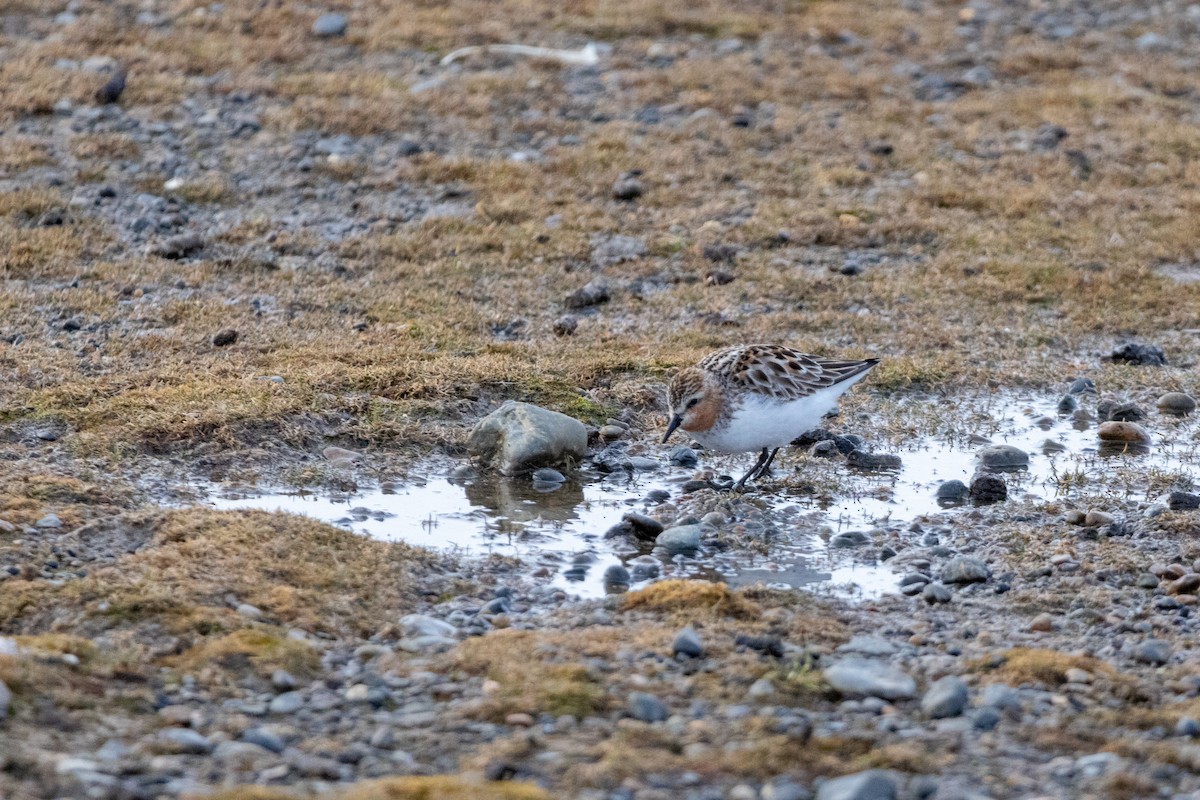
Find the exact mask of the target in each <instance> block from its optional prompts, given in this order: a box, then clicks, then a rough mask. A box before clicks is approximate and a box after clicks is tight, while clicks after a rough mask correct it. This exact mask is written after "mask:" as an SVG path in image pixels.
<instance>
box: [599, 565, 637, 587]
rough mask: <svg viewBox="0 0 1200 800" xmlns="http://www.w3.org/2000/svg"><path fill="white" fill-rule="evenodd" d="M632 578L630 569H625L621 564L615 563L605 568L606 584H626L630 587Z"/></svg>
mask: <svg viewBox="0 0 1200 800" xmlns="http://www.w3.org/2000/svg"><path fill="white" fill-rule="evenodd" d="M630 580H631V579H630V576H629V570H627V569H625V568H624V567H623V566H621V565H620V564H613V565H612V566H611V567H609V568H608V569H606V570H604V585H605V586H612V587H617V586H624V587H626V588H628V587H629V583H630Z"/></svg>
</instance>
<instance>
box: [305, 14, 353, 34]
mask: <svg viewBox="0 0 1200 800" xmlns="http://www.w3.org/2000/svg"><path fill="white" fill-rule="evenodd" d="M346 25H347V21H346V15H345V14H338V13H329V14H322V15H321V16H319V17H317V19H316V21H315V22H313V24H312V32H313V36H320V37H322V38H328V37H331V36H344V35H345V33H346Z"/></svg>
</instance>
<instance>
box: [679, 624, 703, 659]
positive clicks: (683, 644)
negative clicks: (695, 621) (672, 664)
mask: <svg viewBox="0 0 1200 800" xmlns="http://www.w3.org/2000/svg"><path fill="white" fill-rule="evenodd" d="M671 652H672V654H673V655H676V656H680V655H683V656H688V657H689V658H700V657H701V656H703V655H704V645H702V644H701V643H700V637H699V636H698V635H697V634H696V631H695V629H694V628H692V626H690V625H689V626H688V627H686V628H684V629H683V630H681V631H680V632H679V633H677V634H675V641H674V642H672V643H671Z"/></svg>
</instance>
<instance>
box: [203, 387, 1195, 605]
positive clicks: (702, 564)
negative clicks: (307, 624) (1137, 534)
mask: <svg viewBox="0 0 1200 800" xmlns="http://www.w3.org/2000/svg"><path fill="white" fill-rule="evenodd" d="M1083 404H1084V405H1092V404H1094V398H1091V399H1085V400H1084V403H1083ZM955 418H956V419H958V420H963V419H966V420H969V424H967V425H965V426H963V425H958V426H947V427H946V429H945V430H943V431H937V430H931V431H930V432H928V433H927V434H924V435H911V434H900V435H893V436H892V439H893V441H892V444H891V446H886V445H885V444H879V445H877V447H876V449H877V450H880V451H883V450H890V451H891V452H896V453H898V454H899V455H900V456H901V458H902V459H903V466H902V468H901V469H899V470H898V471H894V472H884V473H864V472H859V471H855V470H853V469H851V468H849V467H848V466H846V464H845V462H844V461H842V460H841V459H834V460H832V461H829V462H819V463H813V462H809V463H807V464H806V465H804V466H802V467H801V469H802V470H817V471H826V474H832V475H834V476H836V478H837V485H838V486H839V487H840V488H839V490H838V491H837V492H836V493H835V494H836V497H835V499H834V500H833V501H832V502H825V503H821V502H819V501H816V500H813V499H812V498H811V496H809V495H801V494H794V495H793V494H789V491H788V490H787V489H783V488H779V487H780V485H779V484H776V485H774V488H771V489H770V491H768V492H760V493H758V494H755V495H752V496H751V501H752V502H754V503H755V504H756V505H758V506H760V507H761V508H763V509H764V511H766V512H767V514H768V516H769V517H770V518H771V519H772V521H773V522H774V523H775V525H776V528H777V533H776V535H774V536H772V537H770V538H768V539H766V540H764V541H762V542H760V543H759V546H758V547H756V548H753V549H754V550H755V551H756V552H753V553H751V552H747V550H748V549H747V548H736V547H735V548H730V549H728V550H725V551H723V552H719V553H705V552H701V553H700V554H698V556H697V557H696V558H683V557H676V558H675V559H673V560H666V559H665V557H663V559H659V558H656V557H654V556H651V555H650V554H649V552H648V551H647V550H643V551H639V550H637V549H636V548H634V547H633V546H632V545H629V544H627V543H623V542H621V541H619V540H606V539H605V538H604V532H605V531H606V530H608V529H609V528H611V527H612V526H613V525H615V524H616V523H617V522H619V521H620V519H621V516H622V515H623V514H624V513H625V512H626V511H631V510H633V511H642V512H647V511H650V510H652V509H653V507H654V503H652V502H649V501H647V500H646V499H645V498H646V495H647V494H648V493H649V492H651V491H652V490H658V489H665V490H667V491H668V492H670V494H671V496H672V498H675V497H677V496H678V495H679V488H678V485H679V484H680V483H682V482H683V481H684V480H687V479H688V478H690V477H691V476H692V472H693V471H692V470H685V469H681V468H677V467H671V466H670V465H669V464H667V462H666V460H665V458H663V459H662V466H661V468H660V469H658V470H655V471H648V472H639V473H634V474H633V475H629V474H620V475H616V476H614V475H609V476H603V475H599V474H588V473H586V472H585V473H583V474H581V475H580V476H579V480H573V481H570V482H568V483H567V484H565V485H563V486H561V487H559V488H557V489H555V490H553V491H539V490H538V489H535V488H534V486H533V485H532V484H531V483H530V482H529V481H528V479H512V480H510V479H503V478H495V477H485V476H474V477H466V478H460V479H450V478H448V477H431V478H429V479H428V480H426V481H424V482H410V483H406V484H403V485H391V484H384V485H383V486H382V487H381V488H377V489H375V490H368V491H363V492H360V493H357V494H353V495H331V494H312V493H299V492H287V491H284V492H271V491H257V490H256V491H252V492H245V491H235V490H230V489H228V488H221V487H211V491H210V502H211V503H212V505H214V506H216V507H218V508H260V509H266V510H272V511H274V510H279V511H288V512H293V513H298V514H305V515H308V516H311V517H315V518H318V519H321V520H324V521H327V522H330V523H333V524H335V525H340V526H343V527H345V528H348V529H350V530H353V531H357V532H360V533H362V534H365V535H368V536H373V537H376V538H379V539H386V540H401V541H405V542H408V543H411V544H417V545H423V546H428V547H433V548H438V549H449V550H456V551H462V552H464V553H469V554H472V555H487V554H493V553H495V554H501V555H505V556H514V557H517V558H520V559H521V560H522V562H523V563H524V564H526V565H527V566H528V569H529V571H530V573H531V574H535V573H536V574H538V575H541V576H544V577H545V576H553V577H552V579H553V580H554V582H555V583H557V584H558V585H560V586H561V587H562V588H563V589H564V590H566V591H567V592H568V593H571V594H576V595H580V596H584V597H589V596H599V595H602V594H603V593H604V592H605V591H606V590H605V586H604V582H603V575H604V572H605V570H606V569H607V568H608V567H609V566H611V565H614V564H624V565H625V566H626V567H627V568H630V569H631V571H633V573H634V576H635V578H636V577H639V576H640V575H645V574H647V572H649V573H654V572H657V574H658V576H660V577H666V576H694V577H705V578H713V579H721V580H727V581H730V582H731V583H734V584H741V583H750V582H757V581H763V582H765V583H769V584H782V585H788V586H804V587H808V588H810V589H813V590H817V591H829V592H836V593H838V594H842V595H848V596H851V597H859V598H871V597H875V596H878V595H879V594H881V593H883V592H886V591H892V590H894V589H895V583H896V576H895V575H894V574H893V572H892V570H891V569H890V568H888V567H887V566H886V565H884V564H880V563H877V562H876V556H877V551H876V550H875V548H874V547H872V546H870V545H866V546H863V547H859V548H851V549H839V548H831V547H829V545H828V544H827V541H828V538H829V536H830V534H831V533H835V532H840V531H847V530H867V529H870V528H873V527H879V526H882V527H886V528H891V529H897V528H899V529H904V528H907V526H908V524H909V523H910V522H911V521H913V520H918V519H920V520H923V521H924V522H925V523H926V524H928V523H929V522H930V521H931V520H932V521H934V522H936V519H937V516H938V515H954V514H958V513H962V510H961V509H947V508H943V507H940V506H939V504H938V502H937V500H936V490H937V487H938V486H939V485H940V484H941V483H942V482H943V481H947V480H951V479H958V480H961V481H963V482H964V483H969V482H970V479H971V476H972V475H973V474H974V473H975V471H976V466H977V458H976V454H977V452H978V451H979V449H980V448H981V447H983V446H985V445H984V444H983V443H982V442H981V441H980V439H979V438H978V437H980V436H986V438H987V439H989V440H990V441H991V442H992V443H995V444H1000V443H1005V444H1011V445H1015V446H1016V447H1019V448H1021V449H1022V450H1025V451H1026V452H1028V453H1030V465H1029V468H1028V469H1025V470H1020V471H1016V472H1011V473H1008V474H1007V475H1006V480H1007V481H1008V484H1009V497H1010V499H1016V500H1021V499H1050V498H1056V497H1057V498H1068V497H1076V496H1080V495H1087V496H1094V495H1101V494H1103V495H1108V496H1113V495H1124V496H1125V497H1126V498H1127V499H1149V496H1150V495H1151V494H1154V493H1155V491H1154V490H1153V489H1152V488H1151V487H1152V485H1157V484H1162V483H1164V482H1169V481H1171V480H1175V481H1176V482H1185V481H1186V480H1187V477H1186V475H1187V472H1188V470H1189V469H1190V468H1191V467H1193V466H1194V465H1195V464H1196V463H1197V461H1198V460H1200V459H1198V457H1197V446H1196V442H1195V435H1196V425H1195V423H1194V422H1193V421H1191V420H1187V421H1179V420H1175V419H1171V418H1164V417H1159V416H1157V415H1153V414H1152V418H1151V420H1149V421H1148V422H1147V423H1145V424H1146V425H1147V426H1148V427H1149V428H1150V429H1151V430H1153V431H1155V432H1156V434H1157V435H1156V441H1155V444H1154V445H1153V446H1152V447H1150V448H1149V449H1148V450H1147V451H1145V452H1142V453H1128V452H1122V451H1119V450H1117V451H1104V450H1102V449H1101V447H1100V445H1099V442H1098V440H1097V438H1096V432H1095V425H1096V423H1095V421H1094V420H1088V419H1079V418H1076V417H1075V416H1072V415H1062V414H1058V413H1057V411H1056V407H1055V401H1054V399H1053V398H1047V397H1036V398H1023V397H1019V396H1015V395H1010V396H1006V397H1003V398H1000V399H996V398H989V399H987V400H986V401H980V402H976V403H973V404H969V405H967V406H965V407H963V408H961V409H960V410H959V411H958V412H956V415H955ZM931 427H932V428H937V427H938V425H937V424H936V423H934V424H932V426H931ZM967 430H970V431H971V432H972V433H973V434H974V436H975V438H972V437H970V436H968V435H967V434H966V431H967ZM879 438H881V439H883V440H886V439H887V436H886V435H882V434H881V436H880V437H879ZM664 452H665V449H664ZM749 460H750V457H749V456H747V457H746V458H729V457H726V458H716V459H713V460H712V461H711V462H710V463H709V464H708V465H710V466H712V467H715V468H716V469H718V470H721V471H728V472H730V473H737V472H739V470H742V469H745V468H746V464H748V463H749ZM743 461H745V462H746V464H743V463H742V462H743ZM784 468H785V469H786V468H787V462H786V461H785V462H784ZM1151 478H1154V480H1151ZM769 486H770V485H769ZM1161 490H1162V487H1161V486H1160V487H1159V488H1158V491H1161ZM639 566H640V568H641V571H640V572H639V571H638V569H635V568H637V567H639ZM644 579H645V580H648V579H649V578H644ZM637 583H638V582H637V581H635V584H634V585H635V586H636V585H637Z"/></svg>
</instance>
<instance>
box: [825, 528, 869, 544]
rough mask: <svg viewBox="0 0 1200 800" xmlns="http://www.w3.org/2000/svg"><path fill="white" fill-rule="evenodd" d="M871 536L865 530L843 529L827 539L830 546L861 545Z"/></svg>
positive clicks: (867, 541) (866, 542)
mask: <svg viewBox="0 0 1200 800" xmlns="http://www.w3.org/2000/svg"><path fill="white" fill-rule="evenodd" d="M870 541H871V536H870V534H868V533H867V532H866V531H844V532H842V533H839V534H837V535H836V536H834V537H833V538H831V539H830V540H829V546H830V547H861V546H862V545H864V544H869V543H870Z"/></svg>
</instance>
